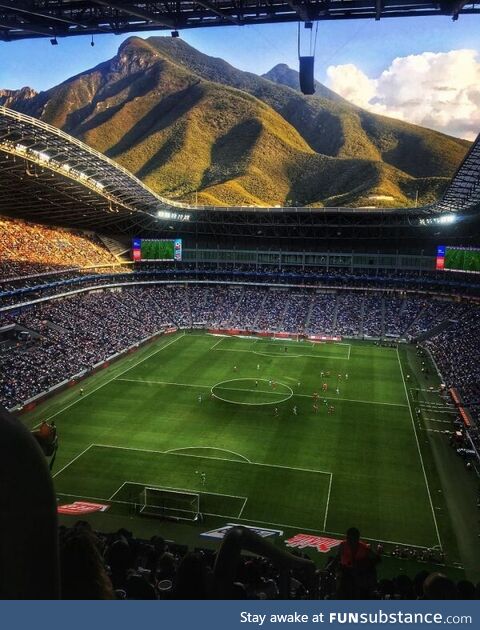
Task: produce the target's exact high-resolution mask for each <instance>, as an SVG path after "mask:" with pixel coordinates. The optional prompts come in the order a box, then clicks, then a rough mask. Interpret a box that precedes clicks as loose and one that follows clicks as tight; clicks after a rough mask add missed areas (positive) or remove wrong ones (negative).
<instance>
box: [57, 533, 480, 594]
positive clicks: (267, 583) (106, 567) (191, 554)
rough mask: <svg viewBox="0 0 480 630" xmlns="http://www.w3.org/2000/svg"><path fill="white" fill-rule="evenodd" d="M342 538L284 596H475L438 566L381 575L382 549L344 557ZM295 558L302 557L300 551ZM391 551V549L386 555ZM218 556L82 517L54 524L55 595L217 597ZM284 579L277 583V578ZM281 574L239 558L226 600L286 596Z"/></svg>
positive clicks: (295, 575) (267, 563)
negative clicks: (107, 529) (104, 528)
mask: <svg viewBox="0 0 480 630" xmlns="http://www.w3.org/2000/svg"><path fill="white" fill-rule="evenodd" d="M351 531H353V532H354V533H355V532H357V531H358V530H355V529H354V528H352V530H349V532H348V533H347V539H346V540H345V541H344V542H343V543H342V544H341V545H340V547H337V548H334V549H333V550H332V552H331V553H330V554H329V555H328V556H327V558H326V561H324V563H323V566H318V565H320V563H318V565H314V566H313V567H312V568H313V571H312V572H308V573H307V572H306V571H305V570H301V569H290V570H289V572H288V586H287V589H288V590H287V594H288V596H289V597H290V598H291V599H323V600H339V599H340V600H342V599H373V600H375V599H376V600H414V599H418V600H442V599H465V600H473V599H478V598H480V584H477V585H475V584H473V583H472V582H469V581H467V580H461V581H458V582H454V581H453V580H451V579H450V578H448V577H447V576H446V575H445V574H444V573H443V572H442V571H439V572H430V571H427V570H421V571H420V572H418V573H417V574H416V575H415V576H414V577H409V576H408V575H406V574H405V573H401V574H400V575H398V576H397V577H394V578H388V579H387V578H384V579H379V578H378V577H377V566H378V565H379V563H381V560H382V549H381V548H380V546H379V547H378V548H377V546H368V545H366V544H365V543H363V542H362V541H359V542H358V543H357V544H358V545H359V546H360V547H359V548H360V552H359V553H358V552H357V553H356V555H354V556H353V560H350V559H348V560H347V558H346V556H347V555H348V554H345V553H344V551H343V550H344V549H345V547H347V548H349V545H350V543H349V542H348V541H349V538H350V537H351V534H350V532H351ZM294 553H295V555H297V556H299V557H303V558H304V559H306V560H308V555H306V554H305V553H303V552H302V553H300V552H294ZM392 555H393V553H392ZM216 558H217V553H216V552H215V551H214V550H212V549H205V548H195V549H194V550H189V548H188V547H187V546H186V545H179V544H177V543H174V542H170V541H166V540H165V539H164V538H163V537H161V536H159V535H156V536H153V537H152V538H150V539H149V540H145V539H139V538H136V537H135V536H134V535H133V534H132V532H130V531H128V530H126V529H120V530H118V531H117V532H115V533H111V534H104V533H100V532H98V531H95V530H94V529H92V527H91V526H90V525H89V524H88V523H87V522H85V521H79V522H78V523H76V524H75V525H74V526H72V527H69V528H67V527H64V526H62V527H61V528H60V569H61V593H62V598H63V599H136V600H155V599H157V600H176V599H189V600H202V599H211V598H214V597H215V596H216V594H215V590H214V584H215V578H216V565H215V562H216ZM282 582H283V583H282ZM284 582H285V579H284V574H283V576H282V574H281V570H280V569H279V567H278V565H276V564H275V562H272V561H271V560H270V559H269V558H267V557H260V556H258V555H251V554H249V555H241V556H240V560H239V562H238V563H237V568H236V571H235V574H234V578H233V581H232V584H231V586H230V587H229V589H228V591H227V595H228V598H229V599H250V600H266V599H279V598H280V597H282V596H283V597H285V596H286V595H285V593H282V588H283V589H285V586H284Z"/></svg>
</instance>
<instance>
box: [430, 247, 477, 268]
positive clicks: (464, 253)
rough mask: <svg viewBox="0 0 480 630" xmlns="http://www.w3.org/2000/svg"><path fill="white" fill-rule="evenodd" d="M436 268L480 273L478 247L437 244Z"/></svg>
mask: <svg viewBox="0 0 480 630" xmlns="http://www.w3.org/2000/svg"><path fill="white" fill-rule="evenodd" d="M436 268H437V269H443V270H445V271H463V272H465V273H480V248H475V247H446V246H445V245H439V246H438V247H437V264H436Z"/></svg>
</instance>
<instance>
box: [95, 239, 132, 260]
mask: <svg viewBox="0 0 480 630" xmlns="http://www.w3.org/2000/svg"><path fill="white" fill-rule="evenodd" d="M97 237H98V238H99V239H100V240H101V241H102V243H103V244H104V245H105V247H106V248H107V249H108V251H109V252H110V253H111V254H112V255H113V256H115V258H116V259H117V260H118V262H127V261H129V262H130V248H129V247H125V244H124V243H121V242H120V241H117V240H115V239H113V238H111V237H110V236H102V235H100V234H97Z"/></svg>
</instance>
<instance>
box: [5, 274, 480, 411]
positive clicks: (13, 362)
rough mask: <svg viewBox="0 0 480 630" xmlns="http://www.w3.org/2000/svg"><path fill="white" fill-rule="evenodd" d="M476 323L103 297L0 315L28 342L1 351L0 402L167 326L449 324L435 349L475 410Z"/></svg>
mask: <svg viewBox="0 0 480 630" xmlns="http://www.w3.org/2000/svg"><path fill="white" fill-rule="evenodd" d="M430 308H431V310H430ZM431 311H432V312H433V315H432V312H431ZM479 316H480V308H478V307H477V306H468V305H466V304H464V303H453V302H449V303H445V302H435V301H434V302H432V303H429V302H426V301H425V299H424V298H421V299H420V298H415V297H405V298H399V297H395V296H391V295H388V294H385V295H382V294H379V293H377V292H376V293H375V294H373V295H370V294H368V293H365V292H363V291H356V292H355V291H339V292H333V291H332V292H329V293H318V292H315V291H312V290H308V289H302V290H300V289H292V290H288V289H286V288H284V289H276V288H275V289H271V288H268V287H262V286H257V287H252V286H247V287H241V286H235V285H233V286H231V287H229V286H228V285H187V284H183V283H182V284H172V285H164V284H162V285H152V286H145V285H140V286H130V287H128V288H127V287H123V288H115V289H112V290H110V291H103V290H100V289H98V290H93V291H89V292H83V293H76V294H73V295H72V296H70V297H68V298H66V299H61V300H50V301H45V302H40V303H36V304H34V305H31V306H27V307H24V308H19V309H13V310H10V311H4V312H3V313H2V312H1V311H0V342H1V341H2V337H1V335H2V332H1V330H2V328H3V329H4V330H7V327H8V326H10V330H11V327H12V325H13V326H15V330H16V331H21V330H23V331H24V333H25V334H24V337H26V339H27V340H25V339H23V340H19V341H18V342H17V343H16V344H12V343H5V344H0V372H1V374H2V376H1V377H0V402H2V403H3V404H4V405H5V406H6V407H8V408H10V407H13V406H14V405H17V404H20V403H21V402H22V401H26V400H28V399H30V398H32V397H34V396H36V395H37V394H40V393H41V392H42V391H44V390H46V389H49V388H51V387H53V386H54V385H55V384H57V383H60V382H62V381H64V380H65V379H68V378H70V377H71V376H73V375H75V374H77V373H80V372H82V371H84V370H89V369H91V368H92V367H93V366H94V365H95V364H97V363H100V362H101V361H103V360H105V359H106V358H108V357H109V356H112V355H113V354H115V353H118V352H121V351H122V350H124V349H126V348H127V347H129V346H130V345H133V344H136V343H138V342H139V341H141V340H142V339H144V338H147V337H149V336H151V335H153V334H155V333H158V332H161V331H162V330H164V329H165V328H169V327H177V328H192V327H206V328H209V327H211V328H221V327H225V328H242V329H245V330H252V331H265V330H267V331H270V332H280V331H281V332H290V333H295V334H303V333H304V332H305V333H306V334H317V335H318V334H332V335H341V336H359V337H361V336H364V335H366V336H369V337H378V338H379V337H381V336H382V335H384V334H385V333H387V334H391V335H396V336H398V337H405V336H410V337H411V336H412V334H413V332H414V331H419V332H420V331H424V330H425V328H426V327H429V328H430V329H433V330H436V327H437V326H439V324H441V323H442V322H447V324H448V327H447V328H446V330H444V331H443V332H440V333H438V334H437V335H436V336H435V337H434V338H433V339H432V340H431V341H429V342H428V343H429V347H430V349H431V351H432V353H433V355H434V357H435V359H436V360H437V363H438V365H439V366H440V367H441V369H442V371H443V373H444V375H445V379H446V380H447V382H448V384H449V385H450V384H454V383H456V384H457V385H459V386H460V388H461V390H462V392H464V393H465V396H466V397H467V399H468V401H469V403H471V404H479V403H480V385H479V382H480V367H479V363H478V361H477V360H476V357H477V349H478V347H479V344H480V325H479V324H480V321H479ZM445 318H447V319H445ZM455 318H456V319H455ZM455 322H456V323H455ZM452 327H453V328H452ZM440 328H441V327H440ZM9 335H10V337H11V333H9Z"/></svg>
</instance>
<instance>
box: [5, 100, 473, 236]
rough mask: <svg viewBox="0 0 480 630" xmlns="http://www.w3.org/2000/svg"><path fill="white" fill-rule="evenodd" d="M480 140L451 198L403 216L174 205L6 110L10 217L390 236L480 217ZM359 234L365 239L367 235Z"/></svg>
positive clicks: (131, 227)
mask: <svg viewBox="0 0 480 630" xmlns="http://www.w3.org/2000/svg"><path fill="white" fill-rule="evenodd" d="M479 206H480V136H479V138H477V141H476V142H475V144H474V145H473V146H472V148H471V150H470V152H469V153H468V154H467V157H466V158H465V160H464V162H463V163H462V165H461V166H460V168H459V169H458V171H457V173H456V175H455V177H454V179H453V180H452V182H451V184H450V185H449V187H448V190H447V193H446V194H445V196H444V198H443V199H442V200H441V201H440V202H438V203H437V204H434V205H432V206H429V207H423V208H397V209H385V208H375V209H368V210H367V209H363V210H362V209H355V208H309V207H307V208H278V207H274V208H263V207H228V208H222V207H206V206H199V207H193V206H188V205H186V204H182V203H177V202H175V201H170V200H167V199H165V198H163V197H161V196H160V195H158V194H156V193H154V192H153V191H152V190H150V189H149V188H148V187H146V186H145V185H144V184H143V183H142V182H141V181H140V180H139V179H137V178H136V177H135V176H134V175H132V174H131V173H130V172H129V171H127V170H126V169H124V168H123V167H121V166H120V165H119V164H117V163H115V162H113V161H112V160H110V159H109V158H107V157H106V156H104V155H102V154H101V153H99V152H98V151H95V150H94V149H92V148H90V147H89V146H87V145H86V144H84V143H83V142H81V141H80V140H77V139H76V138H74V137H72V136H70V135H68V134H66V133H65V132H63V131H61V130H59V129H57V128H56V127H53V126H51V125H48V124H46V123H44V122H42V121H39V120H37V119H35V118H32V117H30V116H27V115H25V114H22V113H19V112H16V111H13V110H10V109H7V108H5V107H1V106H0V214H9V215H13V216H17V217H22V218H26V219H30V220H38V221H40V222H51V223H55V224H57V225H68V226H74V227H75V226H76V227H81V228H87V229H92V230H98V231H103V232H125V233H128V234H131V235H132V234H135V233H148V232H155V233H158V232H159V231H165V232H168V231H169V230H174V231H175V232H177V233H183V234H185V233H188V234H191V235H194V236H195V237H200V236H205V235H209V236H213V237H220V236H222V235H225V236H227V237H229V238H232V239H234V238H236V237H242V236H249V237H255V238H263V237H265V236H267V235H269V236H270V237H271V238H297V237H298V238H303V239H312V238H336V237H337V236H339V235H340V234H341V233H342V232H341V231H342V229H345V230H347V231H351V232H352V233H354V232H355V230H363V231H364V233H365V234H366V237H368V238H373V239H374V238H382V237H383V238H384V237H385V231H386V230H389V229H405V230H408V229H409V228H411V227H412V226H427V227H428V226H430V225H432V224H433V225H435V224H436V223H437V222H438V223H439V224H442V222H443V219H444V218H445V217H447V218H448V216H449V214H450V215H451V213H459V212H462V214H463V215H466V214H470V215H475V216H477V209H478V207H479ZM357 236H358V232H357Z"/></svg>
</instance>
